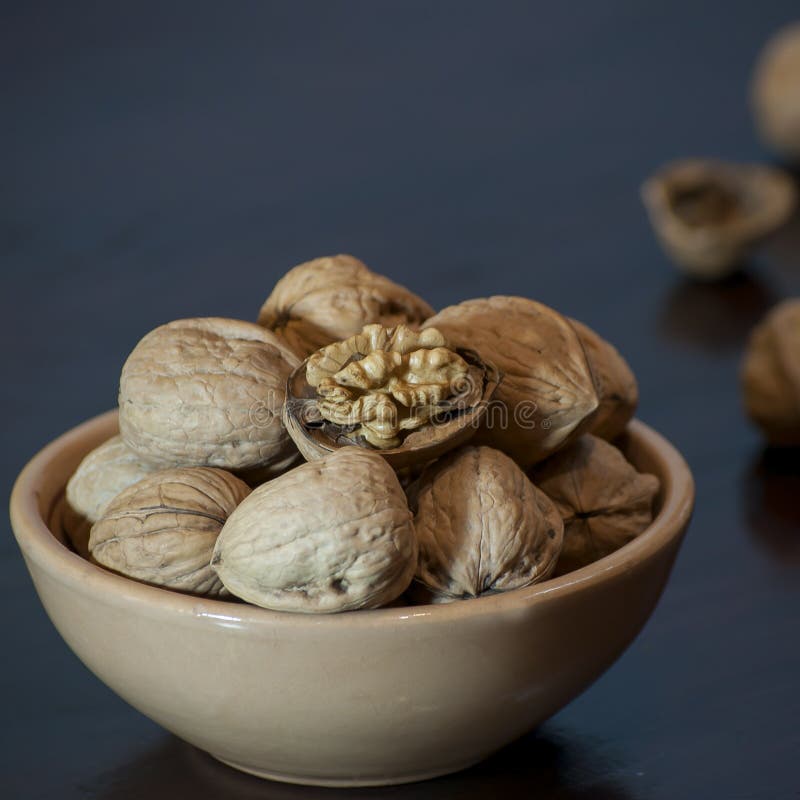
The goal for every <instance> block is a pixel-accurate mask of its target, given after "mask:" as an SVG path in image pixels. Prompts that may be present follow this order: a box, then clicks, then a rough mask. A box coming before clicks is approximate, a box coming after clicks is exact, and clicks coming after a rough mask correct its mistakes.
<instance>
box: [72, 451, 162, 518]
mask: <svg viewBox="0 0 800 800" xmlns="http://www.w3.org/2000/svg"><path fill="white" fill-rule="evenodd" d="M158 469H159V467H158V466H157V465H155V464H153V462H152V461H146V460H145V459H143V458H142V457H141V456H140V455H139V454H138V453H136V452H135V451H133V450H131V449H130V447H128V445H126V444H125V442H123V441H122V437H121V436H113V437H112V438H111V439H109V440H108V441H106V442H103V444H101V445H100V446H99V447H96V448H95V449H94V450H92V452H91V453H89V455H87V456H86V458H84V459H83V461H81V463H80V464H79V465H78V468H77V469H76V470H75V472H74V473H73V475H72V477H71V478H70V479H69V482H68V483H67V502H68V503H69V505H70V507H71V508H72V509H73V510H74V511H76V512H77V513H78V514H79V515H80V516H81V517H83V518H84V519H86V520H88V521H89V522H90V523H95V522H97V520H98V519H100V517H101V516H103V512H104V511H105V510H106V507H107V506H108V504H109V503H110V502H111V501H112V500H113V499H114V498H115V497H116V496H117V495H118V494H119V493H120V492H121V491H122V490H123V489H127V488H128V486H131V485H132V484H134V483H136V482H137V481H140V480H141V479H142V478H144V477H146V476H147V475H149V474H150V473H151V472H155V471H156V470H158Z"/></svg>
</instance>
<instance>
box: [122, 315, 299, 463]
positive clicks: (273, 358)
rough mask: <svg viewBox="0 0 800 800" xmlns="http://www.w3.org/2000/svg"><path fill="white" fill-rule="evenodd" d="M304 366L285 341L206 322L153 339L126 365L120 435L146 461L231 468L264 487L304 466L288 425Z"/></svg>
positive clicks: (249, 328)
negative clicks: (293, 385)
mask: <svg viewBox="0 0 800 800" xmlns="http://www.w3.org/2000/svg"><path fill="white" fill-rule="evenodd" d="M298 364H299V361H298V359H297V358H296V356H295V355H294V354H293V353H292V352H291V351H290V350H289V348H288V347H287V346H286V345H285V343H283V342H282V341H281V340H280V339H278V338H277V337H276V336H275V334H273V333H271V332H270V331H267V330H265V329H264V328H262V327H260V326H259V325H255V324H253V323H250V322H241V321H239V320H234V319H222V318H218V317H203V318H196V319H184V320H178V321H176V322H170V323H169V324H167V325H162V326H161V327H160V328H156V329H155V330H154V331H151V332H150V333H148V334H147V335H146V336H145V337H144V338H143V339H142V340H141V341H140V342H139V344H138V345H136V347H135V349H134V350H133V352H132V353H131V354H130V356H129V357H128V360H127V361H126V362H125V366H124V367H123V369H122V376H121V378H120V386H119V425H120V432H121V434H122V438H123V439H124V441H125V443H126V444H127V445H128V446H129V447H130V448H131V449H132V450H134V451H135V452H136V453H138V454H139V455H140V456H142V457H143V458H145V459H148V460H150V461H153V462H154V463H157V464H161V465H171V464H175V463H179V464H187V465H193V466H209V467H221V468H224V469H230V470H234V471H237V472H242V473H243V474H246V475H247V476H248V477H250V476H254V475H257V476H259V477H261V478H267V477H271V476H272V475H276V474H280V473H281V472H283V471H285V470H286V469H287V468H288V467H289V466H291V465H292V464H293V463H294V462H295V461H297V460H298V459H299V454H298V453H297V449H296V448H295V446H294V444H293V443H292V440H291V438H290V437H289V435H288V434H287V432H286V430H285V429H284V427H283V424H282V422H281V409H282V407H283V402H284V399H285V396H286V379H287V377H288V376H289V374H290V373H291V371H292V369H293V368H295V367H296V366H298Z"/></svg>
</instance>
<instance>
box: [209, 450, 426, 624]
mask: <svg viewBox="0 0 800 800" xmlns="http://www.w3.org/2000/svg"><path fill="white" fill-rule="evenodd" d="M416 564H417V541H416V538H415V536H414V527H413V522H412V517H411V512H410V511H409V508H408V504H407V503H406V498H405V495H404V494H403V490H402V489H401V488H400V484H399V483H398V480H397V477H396V475H395V474H394V472H393V471H392V468H391V467H390V466H389V465H388V464H387V463H386V461H385V460H384V459H383V458H381V457H380V456H379V455H378V454H377V453H376V452H374V451H369V450H363V449H361V448H358V447H346V448H343V449H341V450H338V451H336V452H335V453H332V454H331V455H329V456H328V457H327V458H325V459H323V460H321V461H315V462H314V463H312V464H303V465H302V466H300V467H297V468H296V469H293V470H291V471H290V472H287V473H286V474H285V475H282V476H281V477H279V478H275V480H272V481H270V482H269V483H265V484H264V485H263V486H260V487H258V488H257V489H255V490H254V491H253V493H252V494H251V495H250V496H249V497H248V498H247V500H245V501H244V502H243V503H242V504H241V505H240V506H239V508H238V509H237V510H236V511H235V512H234V513H233V514H231V516H230V518H229V519H228V521H227V523H226V524H225V527H224V528H223V530H222V533H221V534H220V537H219V540H218V541H217V544H216V548H215V550H214V556H213V560H212V566H213V568H214V569H215V570H216V572H217V574H218V575H219V577H220V579H221V580H222V582H223V583H224V584H225V586H226V587H227V589H228V590H229V591H230V592H231V593H232V594H234V595H236V596H237V597H240V598H242V599H243V600H247V601H248V602H250V603H254V604H255V605H259V606H263V607H265V608H271V609H274V610H277V611H294V612H305V613H312V612H313V613H331V612H335V611H348V610H352V609H358V608H377V607H378V606H381V605H385V604H386V603H389V602H391V601H392V600H394V599H395V598H397V597H398V596H399V595H400V594H402V592H403V591H404V590H405V589H406V587H407V586H408V584H409V583H410V582H411V579H412V577H413V575H414V569H415V567H416Z"/></svg>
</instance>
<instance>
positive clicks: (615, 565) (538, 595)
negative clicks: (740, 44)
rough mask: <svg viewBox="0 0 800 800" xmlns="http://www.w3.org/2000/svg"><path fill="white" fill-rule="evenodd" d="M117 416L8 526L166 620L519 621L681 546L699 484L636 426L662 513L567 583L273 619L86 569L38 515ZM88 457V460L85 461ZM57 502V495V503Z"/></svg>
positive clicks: (48, 565) (38, 469)
mask: <svg viewBox="0 0 800 800" xmlns="http://www.w3.org/2000/svg"><path fill="white" fill-rule="evenodd" d="M116 417H117V411H116V409H113V410H111V411H107V412H105V413H103V414H100V415H98V416H96V417H93V418H91V419H89V420H87V421H85V422H83V423H82V424H80V425H78V426H76V427H74V428H72V429H70V430H68V431H67V432H65V433H63V434H62V435H61V436H59V437H58V438H56V439H54V440H53V441H52V442H50V443H49V444H47V445H46V446H45V447H43V448H42V449H41V450H40V451H39V452H38V453H37V454H36V455H35V456H34V457H33V458H32V459H31V460H30V461H29V462H28V463H27V465H26V466H25V467H24V468H23V469H22V471H21V472H20V474H19V476H18V477H17V480H16V482H15V484H14V488H13V490H12V493H11V500H10V516H11V525H12V528H13V530H14V535H15V536H16V539H17V542H18V544H19V547H20V549H21V550H22V552H23V555H24V557H25V559H26V561H27V560H31V561H33V562H34V563H35V564H36V565H37V566H39V567H40V568H41V569H42V570H44V571H45V572H46V573H47V574H48V575H49V576H51V577H55V578H56V579H57V580H59V581H60V582H62V583H65V584H67V585H68V586H69V587H70V588H72V589H75V590H77V591H80V592H82V593H89V594H92V595H94V596H103V597H104V598H105V599H106V600H111V599H114V598H116V599H118V600H119V601H120V602H123V601H124V600H127V601H133V602H135V603H138V604H140V605H141V607H142V608H143V609H145V608H147V609H151V610H153V611H159V612H162V613H163V614H167V613H170V612H175V613H177V614H179V615H190V616H193V617H197V616H201V617H207V618H211V619H216V620H219V621H222V622H225V623H226V624H236V625H237V626H239V625H246V626H247V627H248V628H250V627H252V626H254V625H256V626H258V625H269V626H275V625H290V626H294V627H296V628H298V627H301V626H302V627H308V626H314V627H316V626H333V627H334V628H335V626H346V627H353V626H358V627H361V626H367V627H369V626H372V625H380V626H385V625H387V624H388V623H389V622H391V621H394V622H403V623H405V624H409V623H413V622H414V621H416V622H422V621H423V620H424V621H427V622H428V623H430V622H437V623H443V624H448V623H452V622H453V621H455V620H457V619H462V618H465V617H474V616H483V615H486V614H489V615H496V614H514V613H519V612H520V611H521V610H523V609H525V610H527V609H529V608H530V607H532V606H536V605H539V604H541V603H546V602H551V601H554V600H556V599H557V598H560V597H562V596H565V595H570V594H575V593H577V592H581V591H584V590H586V589H589V588H591V587H593V586H596V585H598V584H600V583H604V582H606V581H611V580H614V579H615V578H616V577H617V576H619V575H622V574H624V573H626V572H628V571H630V570H631V569H632V568H633V567H634V566H635V565H636V564H639V563H641V562H643V561H646V560H648V559H649V558H651V557H653V556H655V555H656V554H657V553H658V552H659V551H660V550H661V549H662V548H663V547H665V546H667V545H668V544H669V543H670V542H672V541H673V540H674V539H676V538H680V536H681V535H682V534H683V531H684V530H685V528H686V526H687V525H688V522H689V519H690V517H691V514H692V510H693V507H694V496H695V489H694V480H693V478H692V474H691V472H690V470H689V467H688V465H687V464H686V461H685V460H684V459H683V457H682V456H681V454H680V453H679V452H678V451H677V450H676V449H675V447H673V445H672V444H670V442H669V441H667V440H666V439H665V438H664V437H663V436H662V435H661V434H659V433H657V432H656V431H655V430H654V429H653V428H651V427H649V426H648V425H645V424H644V423H643V422H641V421H639V420H637V419H635V420H632V421H631V422H630V424H629V428H628V436H629V437H630V439H631V440H632V441H634V442H636V444H637V445H638V446H639V447H641V448H642V449H644V450H646V451H647V452H648V455H649V457H650V458H651V459H652V461H653V462H654V466H655V465H657V467H658V469H657V470H654V471H656V472H657V473H658V476H659V478H660V480H661V483H662V505H661V508H660V509H659V511H658V513H657V515H656V517H655V519H654V520H653V522H652V523H651V524H650V525H649V526H648V528H647V529H646V530H645V531H643V532H642V533H641V534H640V535H639V536H637V537H636V538H635V539H634V540H633V541H631V542H628V543H627V544H625V545H624V546H623V547H621V548H620V549H619V550H616V551H615V552H614V553H611V554H610V555H608V556H605V557H603V558H601V559H598V560H597V561H595V562H593V563H591V564H589V565H587V566H585V567H582V568H580V569H578V570H574V571H573V572H569V573H566V574H565V575H562V576H559V577H556V578H550V579H548V580H545V581H542V582H541V583H537V584H534V585H533V586H528V587H523V588H520V589H512V590H510V591H507V592H503V593H498V594H495V595H488V596H484V597H477V598H471V599H469V600H465V601H460V602H453V603H442V604H435V605H421V606H397V607H388V608H379V609H369V610H360V611H358V613H341V614H297V613H291V612H286V611H272V610H269V609H265V608H260V607H258V606H254V605H249V604H244V603H232V602H230V601H225V600H216V599H212V598H206V597H197V596H194V595H190V594H183V593H181V592H177V591H173V590H170V589H165V588H163V587H158V586H151V585H148V584H145V583H140V582H138V581H135V580H133V579H131V578H127V577H125V576H123V575H118V574H116V573H113V572H109V571H107V570H105V569H103V568H102V567H100V566H98V565H95V564H93V563H91V562H90V561H87V560H86V559H84V558H82V557H81V556H79V555H78V554H77V553H75V552H73V551H72V550H70V549H69V548H68V547H66V546H65V545H63V544H62V543H61V542H59V541H58V539H57V538H56V537H55V536H54V535H53V533H52V532H51V530H50V528H49V527H48V526H47V525H46V524H45V521H44V519H43V518H42V515H41V513H40V512H39V497H40V495H41V487H42V484H43V483H44V482H45V480H46V473H47V470H48V469H49V468H50V467H51V465H52V464H53V462H54V461H56V459H57V458H58V457H60V456H62V455H63V454H64V453H65V452H67V451H69V450H70V449H76V448H78V447H79V446H80V445H81V443H82V442H84V441H85V440H86V439H87V438H89V437H95V436H97V435H98V433H99V432H100V431H103V430H107V432H108V437H110V436H113V435H115V432H116V430H115V429H116ZM84 455H85V453H84ZM58 496H60V495H58Z"/></svg>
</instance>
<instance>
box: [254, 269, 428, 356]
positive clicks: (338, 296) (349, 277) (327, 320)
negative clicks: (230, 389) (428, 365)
mask: <svg viewBox="0 0 800 800" xmlns="http://www.w3.org/2000/svg"><path fill="white" fill-rule="evenodd" d="M433 313H434V310H433V309H432V308H431V307H430V306H429V305H428V304H427V303H426V302H425V301H424V300H422V299H421V298H420V297H417V296H416V295H415V294H413V293H412V292H409V291H408V289H405V288H404V287H402V286H400V285H398V284H396V283H394V282H393V281H391V280H389V279H388V278H386V277H384V276H383V275H379V274H377V273H375V272H373V271H372V270H370V269H369V268H368V267H367V265H366V264H364V263H363V262H361V261H359V260H358V259H357V258H354V257H353V256H349V255H338V256H327V257H324V258H315V259H314V260H313V261H307V262H305V263H304V264H299V265H298V266H296V267H294V268H293V269H291V270H289V272H287V273H286V275H284V276H283V277H282V278H281V279H280V280H279V281H278V283H277V284H275V288H274V289H273V290H272V293H271V294H270V296H269V297H268V298H267V300H266V301H265V303H264V305H263V306H262V307H261V311H260V313H259V315H258V324H259V325H263V326H264V327H265V328H269V329H270V330H273V331H275V332H276V333H277V334H278V335H279V336H280V337H282V338H283V339H284V340H285V341H286V343H287V344H288V345H289V347H291V348H292V350H293V351H294V352H295V353H296V354H297V355H298V356H300V358H305V357H306V356H308V355H310V354H311V353H313V352H314V351H315V350H319V348H321V347H324V346H325V345H327V344H330V343H331V342H338V341H341V340H342V339H347V338H348V337H349V336H353V335H355V334H356V333H358V332H359V331H360V330H361V329H362V328H363V327H364V325H367V324H369V323H373V322H378V323H380V324H381V325H384V326H385V327H387V328H391V327H394V326H395V325H398V324H400V323H406V324H409V325H418V324H419V323H421V322H423V321H424V320H425V319H427V318H428V317H430V316H431V315H432V314H433Z"/></svg>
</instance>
